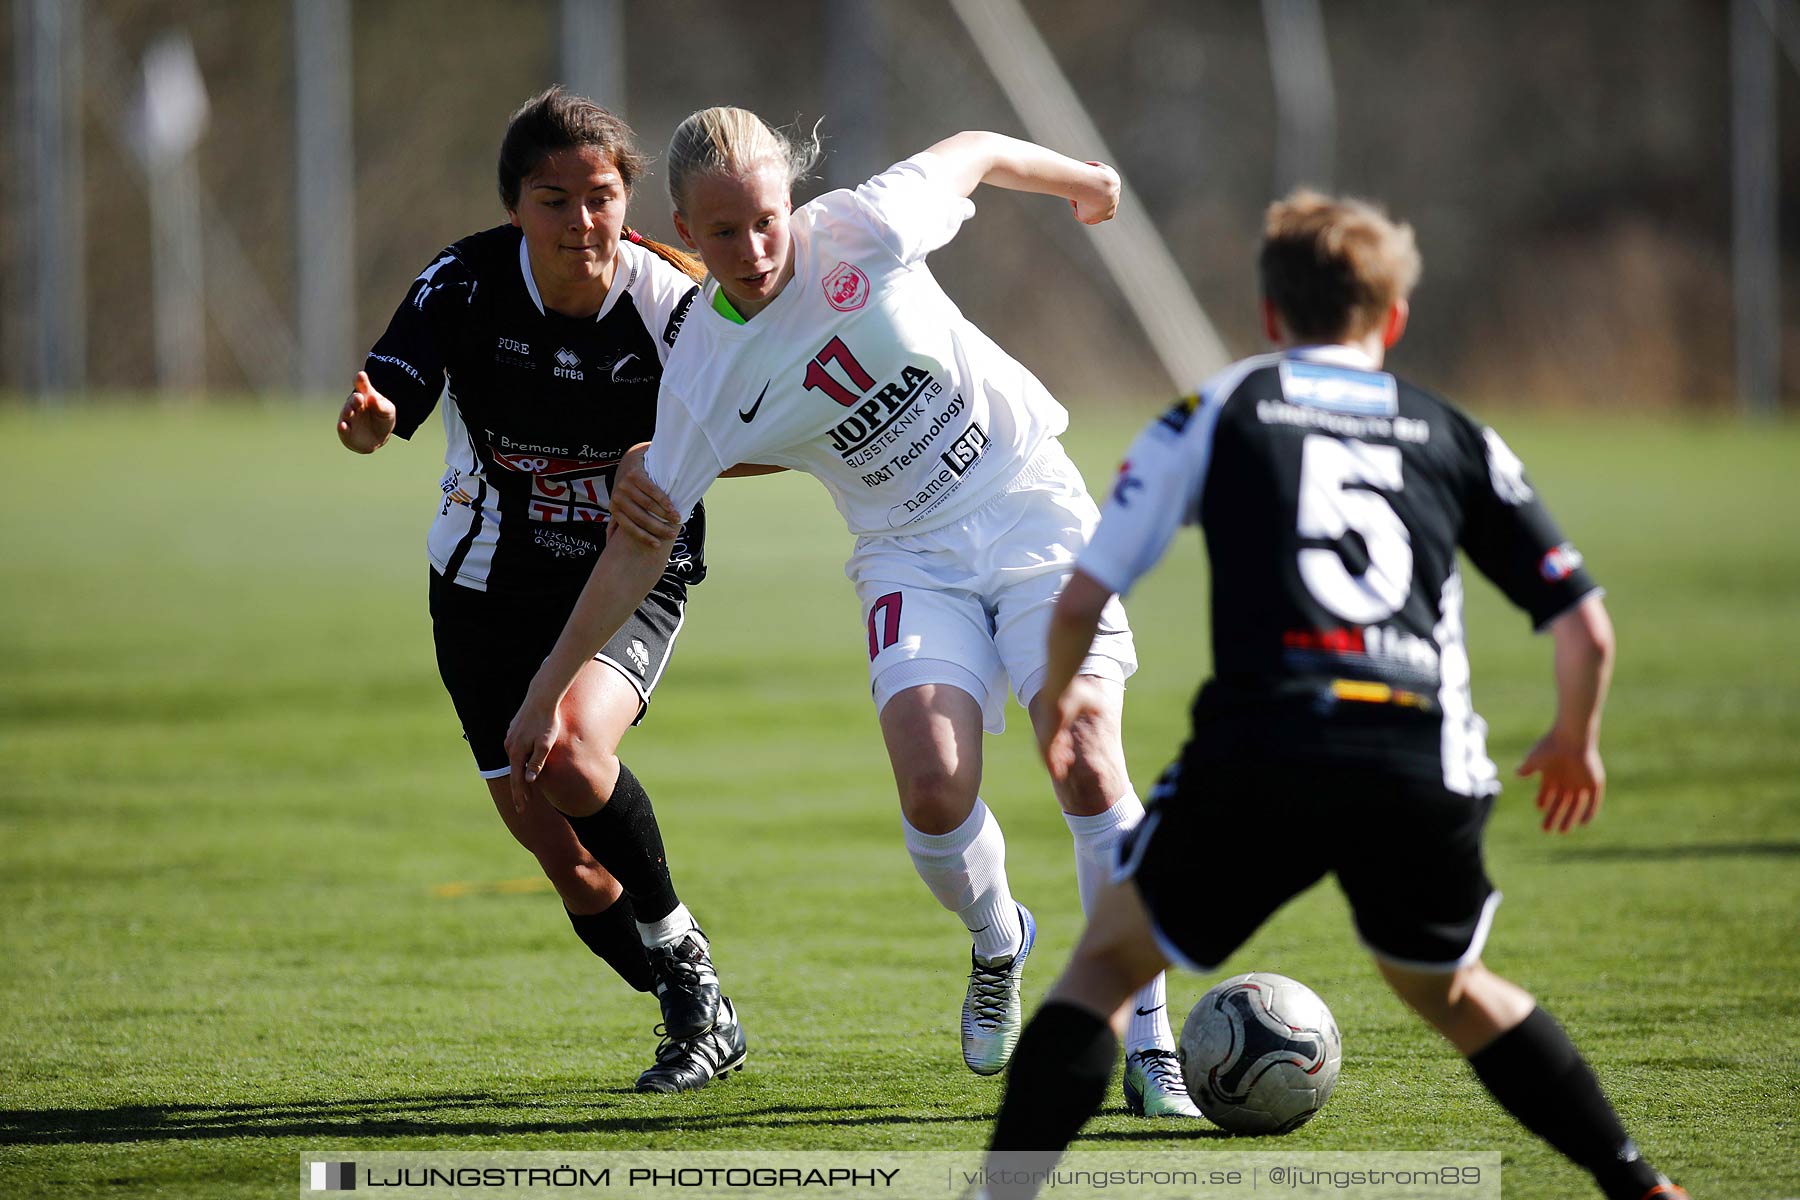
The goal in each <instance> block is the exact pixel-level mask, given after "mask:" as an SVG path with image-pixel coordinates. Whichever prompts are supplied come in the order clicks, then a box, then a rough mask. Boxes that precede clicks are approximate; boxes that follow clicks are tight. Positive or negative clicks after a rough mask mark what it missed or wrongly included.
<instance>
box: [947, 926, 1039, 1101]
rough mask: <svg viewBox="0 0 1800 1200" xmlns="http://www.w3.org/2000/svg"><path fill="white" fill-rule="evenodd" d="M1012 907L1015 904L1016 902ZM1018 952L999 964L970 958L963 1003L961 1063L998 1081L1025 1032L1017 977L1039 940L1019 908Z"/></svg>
mask: <svg viewBox="0 0 1800 1200" xmlns="http://www.w3.org/2000/svg"><path fill="white" fill-rule="evenodd" d="M1014 903H1015V904H1016V903H1018V902H1017V901H1014ZM1019 930H1020V937H1019V949H1018V951H1017V952H1016V953H1014V954H1011V955H1006V956H1002V957H999V958H982V957H981V956H980V955H978V954H976V953H975V952H974V951H973V950H971V951H970V952H969V961H970V970H969V991H968V994H967V995H965V996H964V997H963V1010H962V1052H963V1062H965V1063H967V1064H968V1065H969V1070H971V1071H973V1072H975V1073H976V1074H977V1075H998V1074H999V1073H1000V1072H1001V1071H1002V1070H1004V1069H1005V1067H1006V1063H1007V1060H1008V1059H1010V1058H1011V1057H1012V1052H1013V1047H1014V1046H1017V1045H1018V1044H1019V1031H1020V1030H1021V1029H1023V1028H1024V1026H1025V1007H1024V1004H1023V1002H1021V1001H1020V999H1019V977H1020V976H1021V975H1023V974H1024V971H1025V958H1026V956H1027V955H1029V954H1030V953H1031V944H1032V943H1033V942H1035V941H1036V940H1037V922H1036V921H1034V920H1032V918H1031V910H1030V909H1028V908H1026V907H1025V906H1024V905H1023V904H1020V905H1019Z"/></svg>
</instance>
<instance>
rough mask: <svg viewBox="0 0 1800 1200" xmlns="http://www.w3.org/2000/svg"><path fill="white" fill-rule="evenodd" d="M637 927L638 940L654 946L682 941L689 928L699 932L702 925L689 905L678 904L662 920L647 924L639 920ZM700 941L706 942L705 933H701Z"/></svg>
mask: <svg viewBox="0 0 1800 1200" xmlns="http://www.w3.org/2000/svg"><path fill="white" fill-rule="evenodd" d="M637 929H638V941H640V942H642V943H644V945H645V946H648V947H651V948H654V947H657V946H667V945H668V944H669V943H670V942H678V941H680V940H681V939H682V937H683V936H684V935H685V934H686V933H687V932H688V931H689V930H693V931H694V932H695V933H699V931H700V926H699V925H697V924H695V922H694V914H693V913H691V912H689V911H688V909H687V905H685V904H677V905H676V906H675V907H674V908H673V909H672V910H671V911H670V913H669V915H668V916H666V917H664V918H663V919H662V920H660V921H651V922H649V923H647V924H646V923H645V922H643V921H639V922H638V923H637ZM700 941H701V943H702V944H703V945H704V944H705V942H706V935H705V934H703V933H702V934H700Z"/></svg>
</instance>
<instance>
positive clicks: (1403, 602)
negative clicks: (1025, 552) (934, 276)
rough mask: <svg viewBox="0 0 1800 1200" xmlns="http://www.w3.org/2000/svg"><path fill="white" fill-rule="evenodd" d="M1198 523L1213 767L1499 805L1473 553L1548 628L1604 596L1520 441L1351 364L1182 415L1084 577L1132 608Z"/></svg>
mask: <svg viewBox="0 0 1800 1200" xmlns="http://www.w3.org/2000/svg"><path fill="white" fill-rule="evenodd" d="M1184 524H1198V525H1199V526H1200V527H1201V529H1202V531H1203V533H1204V534H1205V538H1206V552H1207V558H1208V562H1209V564H1210V567H1211V584H1210V586H1211V592H1212V595H1211V621H1212V650H1213V669H1214V675H1213V678H1212V679H1210V680H1208V681H1207V683H1206V685H1205V686H1204V687H1203V688H1202V689H1201V691H1200V695H1199V696H1198V697H1197V698H1196V700H1195V702H1194V743H1193V745H1192V747H1191V752H1192V753H1195V754H1197V755H1199V756H1200V757H1215V756H1222V755H1225V754H1236V755H1242V754H1246V753H1248V754H1252V755H1262V754H1266V755H1270V756H1276V757H1280V758H1311V759H1325V760H1330V761H1338V762H1342V763H1346V764H1349V763H1360V764H1366V765H1371V766H1378V767H1382V768H1390V769H1398V770H1407V771H1410V772H1413V773H1430V774H1432V775H1434V776H1437V775H1441V777H1442V780H1443V783H1444V786H1445V787H1447V788H1448V789H1450V790H1451V791H1454V792H1458V793H1460V794H1463V795H1485V794H1490V793H1492V792H1494V791H1497V790H1498V789H1499V783H1498V781H1497V778H1496V773H1495V770H1494V765H1493V763H1492V762H1491V761H1490V760H1489V759H1488V756H1487V750H1486V725H1485V724H1484V723H1483V722H1482V720H1481V718H1480V717H1479V716H1477V715H1476V713H1475V710H1474V708H1473V705H1472V701H1471V696H1470V689H1469V657H1468V652H1467V648H1466V645H1465V642H1464V638H1463V615H1462V589H1463V585H1462V576H1461V574H1460V572H1459V571H1458V568H1457V555H1456V551H1457V547H1459V546H1460V547H1462V548H1463V550H1464V551H1466V552H1467V554H1468V556H1469V558H1470V560H1471V561H1472V562H1473V563H1474V564H1475V566H1476V567H1477V568H1478V569H1479V570H1480V571H1481V572H1482V573H1483V574H1484V575H1486V576H1487V577H1488V578H1490V579H1491V580H1493V581H1494V583H1495V584H1497V585H1498V586H1499V587H1500V589H1501V590H1502V591H1503V592H1505V593H1506V595H1507V596H1508V597H1509V598H1510V599H1511V600H1512V601H1513V603H1515V604H1517V605H1518V606H1519V607H1520V608H1523V609H1524V610H1525V611H1526V612H1528V613H1529V614H1530V615H1531V618H1532V620H1533V622H1534V623H1535V624H1536V625H1537V626H1538V627H1539V628H1542V627H1543V626H1544V625H1545V624H1547V623H1548V622H1549V621H1551V620H1552V619H1554V618H1555V617H1556V616H1557V615H1558V614H1560V613H1562V612H1564V611H1566V610H1567V609H1569V608H1571V607H1572V606H1574V605H1575V604H1576V603H1578V602H1579V601H1580V600H1581V599H1582V598H1584V597H1585V596H1586V595H1587V594H1588V593H1590V592H1592V591H1594V590H1595V584H1594V581H1593V580H1592V579H1591V578H1590V577H1589V575H1588V573H1587V571H1586V570H1584V569H1583V567H1582V560H1581V555H1580V553H1579V552H1578V551H1577V550H1576V549H1575V548H1574V546H1572V545H1571V544H1570V543H1568V542H1566V541H1564V540H1563V536H1562V534H1561V532H1560V531H1559V530H1558V529H1557V526H1556V524H1555V522H1554V521H1553V520H1552V519H1551V517H1550V514H1549V512H1548V511H1547V510H1546V509H1545V507H1544V505H1543V503H1542V502H1541V501H1540V500H1539V499H1538V497H1537V494H1536V493H1535V492H1534V491H1533V489H1532V487H1531V484H1530V483H1529V482H1528V481H1527V479H1526V477H1525V469H1524V466H1523V464H1521V463H1520V461H1519V459H1518V458H1517V457H1516V456H1515V455H1514V454H1513V452H1512V451H1511V450H1510V449H1508V448H1507V445H1506V443H1505V442H1503V441H1501V440H1500V436H1499V435H1498V434H1496V433H1495V432H1494V431H1493V430H1491V429H1488V428H1485V427H1483V426H1482V425H1480V424H1478V423H1477V422H1475V421H1474V420H1472V419H1471V418H1469V417H1468V416H1466V415H1465V414H1464V413H1462V412H1460V411H1459V410H1457V409H1456V408H1455V407H1453V406H1452V405H1450V404H1449V403H1448V402H1446V401H1444V400H1442V399H1440V398H1439V397H1437V396H1434V395H1432V394H1431V393H1429V392H1426V391H1424V390H1422V389H1420V388H1417V387H1414V386H1412V385H1411V384H1409V383H1407V382H1406V381H1404V380H1401V379H1397V378H1396V377H1395V376H1393V375H1391V374H1388V373H1386V372H1384V371H1381V370H1379V369H1377V368H1376V367H1375V364H1374V363H1372V362H1371V361H1370V360H1369V359H1368V358H1367V357H1366V356H1364V355H1363V354H1362V353H1361V352H1359V351H1357V350H1354V349H1351V348H1349V347H1345V346H1324V347H1321V346H1313V347H1304V348H1300V349H1296V350H1291V351H1289V352H1287V353H1285V354H1276V355H1265V356H1262V357H1258V358H1251V359H1246V360H1244V361H1242V362H1239V363H1237V364H1235V365H1233V366H1232V367H1230V368H1229V369H1227V370H1225V371H1224V372H1222V373H1220V374H1219V375H1217V376H1215V377H1214V378H1213V379H1211V380H1209V381H1208V382H1207V383H1206V385H1205V386H1204V387H1203V388H1202V389H1201V390H1200V392H1199V393H1198V394H1197V395H1194V396H1189V397H1187V398H1185V399H1184V400H1182V401H1181V402H1180V403H1178V404H1177V405H1175V407H1173V408H1172V409H1170V410H1169V411H1168V412H1167V413H1166V414H1164V415H1163V417H1161V418H1160V419H1159V420H1158V421H1157V422H1155V423H1154V424H1152V425H1151V426H1150V427H1149V428H1148V429H1147V430H1145V432H1144V433H1143V434H1142V435H1140V436H1139V438H1138V439H1137V441H1136V442H1135V443H1134V444H1133V445H1132V448H1131V451H1130V454H1129V457H1128V458H1127V459H1126V461H1125V463H1124V464H1123V465H1122V466H1121V467H1120V469H1119V476H1118V480H1117V482H1116V484H1115V486H1114V488H1113V491H1112V495H1111V498H1110V499H1109V500H1108V501H1107V504H1106V507H1105V510H1104V515H1103V517H1102V520H1101V523H1100V528H1099V530H1098V531H1097V532H1096V533H1095V535H1094V538H1093V541H1092V542H1091V543H1090V545H1089V546H1088V548H1087V550H1086V551H1085V552H1084V553H1083V554H1082V556H1081V559H1080V564H1079V565H1080V567H1081V569H1082V570H1083V571H1085V572H1086V573H1088V574H1089V575H1091V576H1093V577H1094V578H1095V579H1096V580H1098V581H1099V582H1100V583H1102V584H1104V585H1105V586H1107V587H1110V588H1112V589H1113V590H1114V591H1116V592H1119V593H1124V592H1126V591H1128V590H1129V589H1130V587H1131V585H1132V584H1133V583H1134V582H1135V581H1136V580H1137V579H1138V578H1139V577H1141V576H1142V575H1143V574H1144V573H1145V572H1146V571H1148V570H1149V569H1150V568H1151V567H1152V566H1153V565H1154V564H1155V563H1156V562H1157V560H1158V559H1160V558H1161V556H1162V554H1163V552H1164V551H1165V550H1166V549H1167V548H1168V545H1169V543H1170V541H1171V540H1172V539H1173V537H1174V535H1175V533H1176V531H1177V530H1178V529H1179V528H1180V527H1181V526H1182V525H1184Z"/></svg>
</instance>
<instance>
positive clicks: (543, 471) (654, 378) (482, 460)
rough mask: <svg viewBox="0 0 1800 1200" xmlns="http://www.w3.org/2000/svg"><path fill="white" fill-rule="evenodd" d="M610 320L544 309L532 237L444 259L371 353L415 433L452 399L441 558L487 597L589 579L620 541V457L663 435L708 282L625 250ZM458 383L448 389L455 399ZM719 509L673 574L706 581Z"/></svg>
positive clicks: (402, 426) (490, 233)
mask: <svg viewBox="0 0 1800 1200" xmlns="http://www.w3.org/2000/svg"><path fill="white" fill-rule="evenodd" d="M618 254H619V258H618V264H617V268H616V270H617V275H616V277H615V279H614V281H613V286H612V290H611V291H610V292H609V293H608V294H607V297H606V301H605V303H604V305H603V306H602V307H601V309H600V311H599V313H598V314H596V315H595V316H592V317H583V318H575V317H566V316H563V315H561V314H559V313H556V312H554V311H551V310H547V309H546V308H545V307H544V304H543V301H542V299H541V297H540V296H539V295H538V290H537V284H536V281H535V280H534V279H533V278H532V274H531V268H530V265H529V262H528V261H527V258H526V252H525V245H524V240H523V238H522V236H521V235H520V233H519V230H517V229H516V228H514V227H512V226H510V225H501V226H498V227H496V228H494V229H489V230H486V231H484V232H482V233H477V234H474V235H472V236H470V237H466V238H464V239H462V240H461V241H459V242H457V243H456V244H455V245H452V246H450V247H448V248H447V249H445V250H444V251H443V252H442V253H440V254H439V255H438V256H437V258H436V259H434V260H433V261H432V263H431V265H430V266H428V267H426V268H425V270H424V271H423V272H421V273H420V275H419V277H418V278H417V279H416V280H414V281H413V285H412V288H411V289H410V290H409V291H408V292H407V295H406V300H405V301H404V302H403V303H402V304H401V305H400V308H399V310H398V311H396V312H395V313H394V318H393V320H392V322H390V323H389V325H388V328H387V332H386V333H384V334H383V335H382V337H381V340H380V341H379V342H377V343H376V344H375V348H374V349H373V350H371V351H370V352H369V358H368V365H367V367H366V370H367V371H368V373H369V378H370V380H371V381H372V382H373V383H374V384H375V386H376V388H378V389H379V390H380V391H381V392H382V394H384V395H385V396H387V397H388V398H389V399H390V400H392V401H393V402H394V405H395V407H396V408H398V409H399V425H398V427H397V428H396V430H395V432H396V433H398V434H399V435H400V436H401V437H411V436H412V434H413V431H414V430H416V429H417V428H418V427H419V425H420V424H421V423H422V422H423V421H424V420H425V418H426V417H427V416H429V415H430V414H431V411H432V409H433V407H435V406H436V404H437V401H438V397H439V395H440V393H443V394H446V395H447V396H448V399H449V403H447V404H446V405H445V406H444V434H445V438H446V449H445V456H444V462H445V471H444V478H443V486H442V495H441V496H440V497H439V498H438V506H437V516H436V519H435V520H434V521H433V522H432V526H431V532H430V534H429V537H428V550H429V553H430V556H431V562H432V565H433V566H434V567H435V568H436V569H437V570H438V571H439V572H440V573H441V574H442V575H444V577H445V578H447V579H450V580H452V581H453V582H456V583H459V584H462V585H463V586H465V587H472V588H475V589H477V590H481V591H506V592H520V591H535V590H539V589H542V588H545V587H550V588H566V587H569V586H579V585H580V583H581V582H582V581H584V580H585V579H586V578H587V576H588V574H589V572H590V571H591V570H592V568H593V564H594V560H595V559H596V558H597V557H598V556H599V553H600V549H601V547H602V546H603V545H604V544H605V540H606V539H605V529H606V522H607V520H608V517H609V515H610V510H611V503H610V499H609V497H610V488H611V485H612V479H613V474H614V472H615V471H616V470H617V468H618V464H619V460H620V458H621V457H622V456H623V455H624V453H625V451H626V450H628V449H629V448H630V447H631V446H632V445H634V444H636V443H638V442H643V441H648V440H649V439H650V436H651V434H652V433H653V432H654V431H655V428H656V403H657V392H658V390H659V388H660V386H661V383H662V371H663V363H664V362H665V361H666V360H667V358H668V354H669V349H670V347H671V346H673V345H674V342H675V335H676V332H677V331H678V330H679V329H680V327H681V322H682V319H683V318H684V317H685V316H686V315H687V311H688V308H689V307H690V306H691V305H692V303H693V298H694V296H695V294H696V293H697V291H698V289H697V288H696V287H695V286H694V283H693V281H692V280H690V279H689V278H688V277H687V276H686V275H684V274H682V273H681V272H680V271H677V270H676V269H675V268H674V267H672V266H670V265H669V264H668V263H667V262H665V261H664V260H663V259H662V258H660V257H658V256H657V255H656V254H654V253H652V252H651V251H649V250H647V249H645V248H644V247H642V246H639V245H636V244H634V243H632V242H621V243H620V245H619V249H618ZM446 385H447V390H446ZM705 522H706V516H705V514H704V513H703V512H701V511H700V510H698V509H696V510H695V511H694V513H693V515H692V516H691V517H690V518H689V520H688V523H687V525H686V526H685V527H684V528H683V529H682V533H681V536H680V538H679V539H678V540H677V541H676V544H675V550H674V552H673V554H672V555H671V557H670V559H669V565H668V569H667V571H666V573H665V579H668V580H670V581H674V582H679V583H683V584H687V583H695V582H698V580H699V579H700V578H701V576H702V575H703V574H704V570H705V568H704V565H703V560H702V543H703V541H704V538H705Z"/></svg>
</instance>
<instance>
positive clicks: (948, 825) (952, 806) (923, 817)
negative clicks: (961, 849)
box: [896, 763, 975, 834]
mask: <svg viewBox="0 0 1800 1200" xmlns="http://www.w3.org/2000/svg"><path fill="white" fill-rule="evenodd" d="M896 782H897V783H898V785H899V790H900V812H901V815H903V816H904V817H905V818H906V823H907V824H908V825H911V826H912V827H913V828H914V829H916V830H918V831H919V832H920V833H932V834H937V833H949V832H951V831H952V830H954V829H956V828H957V827H958V826H960V825H961V824H962V823H963V822H964V821H966V820H968V818H969V813H970V812H972V811H973V810H974V808H975V785H974V784H973V783H972V782H970V781H969V780H966V779H963V778H961V776H959V775H958V774H957V772H956V771H954V770H952V769H950V768H949V767H948V766H946V765H945V764H941V763H932V764H918V765H915V766H912V767H910V768H909V769H908V770H907V772H906V775H905V777H904V778H902V779H899V780H897V781H896Z"/></svg>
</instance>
